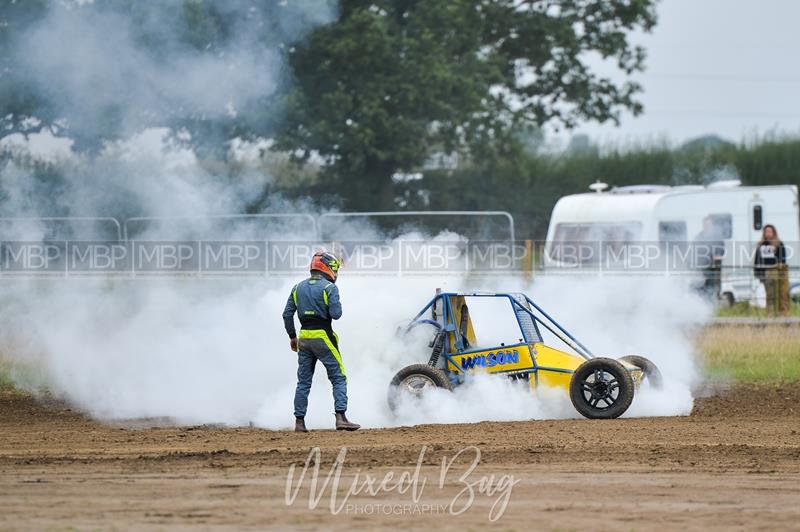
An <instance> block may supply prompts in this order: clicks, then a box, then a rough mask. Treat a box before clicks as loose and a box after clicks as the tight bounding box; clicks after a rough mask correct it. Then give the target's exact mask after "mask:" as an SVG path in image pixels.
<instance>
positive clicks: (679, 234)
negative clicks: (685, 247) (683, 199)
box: [658, 220, 687, 242]
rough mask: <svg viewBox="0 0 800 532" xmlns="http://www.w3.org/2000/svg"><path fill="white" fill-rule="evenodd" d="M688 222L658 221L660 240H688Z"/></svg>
mask: <svg viewBox="0 0 800 532" xmlns="http://www.w3.org/2000/svg"><path fill="white" fill-rule="evenodd" d="M686 235H687V233H686V222H685V221H683V220H681V221H679V222H658V240H659V241H660V242H686V238H687V236H686Z"/></svg>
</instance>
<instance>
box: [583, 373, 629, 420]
mask: <svg viewBox="0 0 800 532" xmlns="http://www.w3.org/2000/svg"><path fill="white" fill-rule="evenodd" d="M569 397H570V399H571V400H572V405H573V406H574V407H575V410H577V411H578V412H579V413H580V414H581V415H583V416H584V417H587V418H589V419H613V418H616V417H619V416H621V415H622V414H623V413H624V412H625V411H626V410H627V409H628V407H629V406H630V405H631V401H633V378H631V374H630V373H629V372H628V370H627V369H625V366H623V365H622V364H621V363H619V362H617V361H616V360H614V359H611V358H593V359H591V360H587V361H586V362H584V363H583V364H581V365H580V366H578V369H576V370H575V373H573V374H572V380H571V381H570V383H569Z"/></svg>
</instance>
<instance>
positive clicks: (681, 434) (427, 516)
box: [0, 385, 800, 530]
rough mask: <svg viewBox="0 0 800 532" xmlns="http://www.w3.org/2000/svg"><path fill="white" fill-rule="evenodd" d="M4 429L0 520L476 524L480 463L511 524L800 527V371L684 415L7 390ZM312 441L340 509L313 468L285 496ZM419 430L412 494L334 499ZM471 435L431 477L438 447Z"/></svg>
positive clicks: (396, 456)
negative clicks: (492, 419)
mask: <svg viewBox="0 0 800 532" xmlns="http://www.w3.org/2000/svg"><path fill="white" fill-rule="evenodd" d="M0 431H1V432H0V471H2V475H0V527H2V528H14V529H18V528H27V529H42V528H57V529H62V528H67V527H78V528H81V529H86V528H95V529H96V528H103V529H109V528H131V527H133V528H141V529H153V528H156V529H159V528H160V529H174V528H178V527H188V526H191V525H200V526H203V527H212V526H226V527H229V528H231V529H234V528H236V529H239V528H246V527H250V528H275V529H287V528H305V529H313V528H318V527H320V526H325V527H330V528H349V529H352V528H363V529H371V528H375V527H376V526H380V525H385V526H392V527H397V526H403V527H405V528H431V527H437V528H440V527H447V528H459V529H465V528H466V529H474V528H479V527H482V526H485V525H489V524H491V523H490V521H489V512H490V507H491V506H492V505H493V504H494V503H495V501H497V500H499V499H501V495H502V494H503V493H504V492H505V491H504V489H498V490H497V491H496V492H495V493H493V494H492V495H491V496H490V495H488V494H486V493H479V492H478V484H477V481H479V480H480V479H481V478H488V477H489V476H490V475H494V476H495V477H494V479H495V481H497V480H498V479H501V478H502V475H513V479H514V480H518V481H519V482H518V483H517V484H516V485H514V486H513V491H511V494H510V497H509V504H508V507H507V509H506V511H505V513H504V514H503V515H502V517H501V518H500V520H499V521H498V522H497V523H495V525H500V527H501V528H504V529H522V528H531V527H534V528H537V529H548V530H549V529H559V530H564V529H579V528H580V529H591V530H612V529H616V530H619V529H623V530H636V529H645V528H652V527H653V526H658V527H660V528H669V529H687V528H688V529H701V528H702V529H709V528H716V529H723V528H725V529H730V528H747V529H753V528H761V529H765V530H776V529H798V528H800V387H798V386H790V385H786V386H780V387H769V386H762V387H752V386H748V387H742V386H739V387H737V388H734V389H730V390H728V391H726V392H722V393H720V394H719V395H717V396H714V397H710V398H705V399H700V400H698V402H697V405H696V407H695V412H694V413H693V414H692V416H690V417H685V418H647V419H627V420H615V421H586V420H560V421H530V422H513V423H479V424H473V425H449V426H445V425H427V426H421V427H413V428H411V427H408V428H398V429H383V430H364V431H359V432H355V433H337V432H335V431H315V432H312V433H309V434H305V435H302V434H294V433H291V432H271V431H264V430H258V429H246V428H242V429H220V428H211V427H191V428H155V429H131V428H123V427H110V426H105V425H100V424H97V423H95V422H92V421H90V420H87V419H85V418H84V417H82V416H81V415H79V414H77V413H75V412H72V411H70V410H69V409H68V408H66V407H65V406H64V405H63V404H59V403H51V404H41V403H37V402H35V401H33V400H31V399H27V398H21V397H19V396H12V395H5V396H0ZM314 446H317V447H319V448H320V453H321V457H322V462H323V465H322V467H321V480H320V486H321V485H322V482H324V477H325V476H326V475H327V473H328V472H329V471H330V470H331V467H332V464H333V462H334V460H335V458H336V457H337V454H338V453H339V452H340V449H341V448H342V447H343V446H344V447H346V448H347V454H346V457H345V459H344V460H345V461H344V465H343V466H342V468H341V471H342V478H341V481H340V483H339V489H338V492H337V494H338V498H337V499H336V500H335V504H336V505H337V507H338V506H341V510H340V511H339V512H338V513H336V514H333V513H332V512H331V508H330V506H331V497H330V494H331V491H332V490H330V487H329V489H328V491H326V492H325V493H324V495H323V496H322V498H321V500H320V504H319V506H318V507H317V508H316V509H314V510H309V486H308V478H307V479H306V482H305V483H304V485H303V487H302V488H301V489H300V491H299V494H298V496H297V499H296V500H295V501H294V503H293V504H292V505H290V506H287V505H286V502H285V495H284V494H285V490H286V483H287V474H288V466H289V464H291V463H296V464H299V465H301V466H302V464H303V463H304V462H305V460H306V457H307V456H308V453H309V450H310V449H311V447H314ZM423 446H426V448H425V453H424V456H423V466H422V467H421V475H422V477H423V478H424V479H426V483H425V484H424V485H422V484H421V483H422V481H420V482H418V483H417V488H418V490H419V491H420V492H421V493H420V494H419V497H418V499H417V504H416V505H415V501H414V499H413V495H412V492H411V491H407V492H405V493H398V490H397V489H395V490H393V491H389V492H382V493H379V494H378V495H376V496H370V495H369V494H367V493H365V492H363V491H362V492H361V493H360V494H358V495H353V496H351V497H349V498H348V499H346V500H345V496H346V493H347V490H348V489H349V488H350V486H351V483H352V481H353V479H354V475H356V474H359V475H360V476H359V479H361V480H362V481H363V480H364V475H366V474H369V475H372V476H373V477H376V478H378V480H379V481H380V480H381V479H383V477H384V475H385V474H386V473H388V472H393V473H394V474H395V479H397V478H398V476H399V475H400V474H402V473H403V472H408V473H409V474H413V473H414V471H415V466H416V463H417V460H418V458H419V456H420V452H421V450H422V448H423ZM469 446H475V447H476V448H477V449H479V450H480V453H481V455H480V463H479V464H478V465H477V466H476V468H475V469H474V471H472V472H471V473H469V474H466V473H467V468H468V465H469V464H470V463H471V462H472V460H473V459H474V458H475V457H476V453H475V449H474V448H471V447H469ZM464 448H467V450H466V451H465V452H464V453H462V454H461V455H460V457H458V458H456V460H455V462H454V463H453V465H452V466H451V469H450V471H449V475H448V478H447V480H446V481H445V483H444V486H443V487H442V488H440V487H439V474H440V471H441V461H442V458H447V459H448V460H449V459H452V458H453V457H454V456H456V454H457V453H458V451H459V450H462V449H464ZM310 473H311V472H309V475H310ZM462 473H464V474H466V476H465V479H464V481H459V476H460V475H461V474H462ZM295 478H296V477H295ZM473 483H474V485H472V484H473ZM376 484H377V483H376ZM467 484H470V485H472V489H473V493H474V495H475V499H474V503H473V504H472V506H471V507H470V508H469V509H468V510H466V511H465V512H464V513H462V514H461V515H456V516H454V515H451V514H450V511H451V510H452V511H457V510H458V509H460V508H461V507H462V505H463V504H464V503H465V502H466V500H467V499H466V498H465V497H466V496H467V495H468V493H469V490H467V491H463V490H464V489H465V487H466V486H467ZM420 486H421V489H420ZM501 487H502V486H501ZM460 492H461V498H459V499H456V503H455V504H453V505H452V506H449V505H450V504H451V502H452V501H453V499H454V497H455V496H456V495H458V494H459V493H460ZM497 508H499V507H496V509H497Z"/></svg>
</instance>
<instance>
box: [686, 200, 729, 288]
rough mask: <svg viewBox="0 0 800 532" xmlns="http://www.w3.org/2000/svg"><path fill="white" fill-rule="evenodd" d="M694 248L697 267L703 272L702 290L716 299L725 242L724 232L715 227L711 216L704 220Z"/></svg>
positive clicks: (695, 239) (695, 238)
mask: <svg viewBox="0 0 800 532" xmlns="http://www.w3.org/2000/svg"><path fill="white" fill-rule="evenodd" d="M693 247H694V263H695V267H696V268H698V269H700V270H701V271H702V272H703V285H702V286H701V287H700V290H701V292H703V293H705V294H706V295H707V296H708V297H713V298H716V297H718V296H719V285H720V277H721V274H722V271H721V270H722V268H721V264H722V256H723V255H724V254H725V241H724V237H723V234H722V231H720V229H719V227H717V226H716V225H714V220H713V219H712V218H711V216H706V217H705V218H703V230H702V231H700V232H699V233H698V234H697V236H696V237H694V242H693Z"/></svg>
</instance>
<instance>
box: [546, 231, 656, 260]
mask: <svg viewBox="0 0 800 532" xmlns="http://www.w3.org/2000/svg"><path fill="white" fill-rule="evenodd" d="M641 233H642V224H641V223H640V222H585V223H560V224H558V225H556V230H555V235H554V236H553V242H552V243H551V244H550V250H549V251H550V257H551V258H552V259H553V260H558V261H564V262H568V263H571V264H576V265H577V264H590V263H596V262H598V261H599V260H600V257H601V256H602V255H601V252H600V250H601V248H603V249H608V248H611V249H613V250H614V251H617V250H618V249H621V248H622V247H624V246H626V245H629V244H632V243H634V242H637V241H638V240H639V237H640V235H641Z"/></svg>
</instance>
